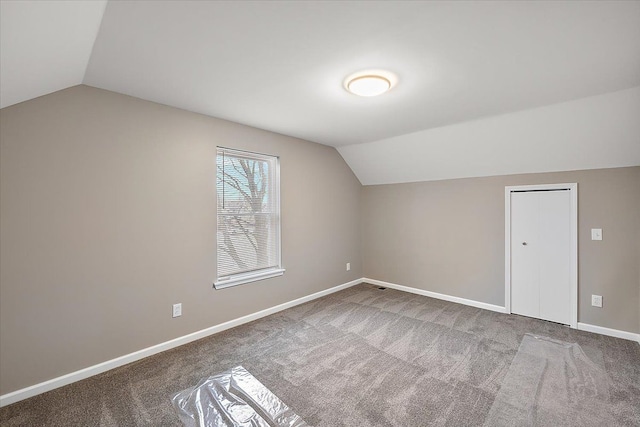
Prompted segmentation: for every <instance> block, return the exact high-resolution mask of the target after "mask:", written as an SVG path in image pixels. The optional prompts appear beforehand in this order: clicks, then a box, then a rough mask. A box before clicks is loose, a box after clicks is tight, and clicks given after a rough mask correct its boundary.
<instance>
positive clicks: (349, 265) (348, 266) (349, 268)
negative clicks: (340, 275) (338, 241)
mask: <svg viewBox="0 0 640 427" xmlns="http://www.w3.org/2000/svg"><path fill="white" fill-rule="evenodd" d="M347 271H351V263H350V262H348V263H347Z"/></svg>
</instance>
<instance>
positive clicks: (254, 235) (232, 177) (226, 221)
mask: <svg viewBox="0 0 640 427" xmlns="http://www.w3.org/2000/svg"><path fill="white" fill-rule="evenodd" d="M277 168H278V158H277V157H275V156H268V155H264V154H255V153H249V152H244V151H238V150H231V149H227V148H218V152H217V156H216V170H217V173H216V191H217V205H218V209H217V210H218V230H217V243H218V245H217V259H218V261H217V264H218V281H224V280H225V279H232V278H233V277H234V276H237V275H243V274H251V273H256V274H259V273H261V272H265V271H269V270H272V269H279V268H280V202H279V182H278V175H279V174H278V170H277Z"/></svg>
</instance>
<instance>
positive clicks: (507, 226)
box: [504, 182, 578, 329]
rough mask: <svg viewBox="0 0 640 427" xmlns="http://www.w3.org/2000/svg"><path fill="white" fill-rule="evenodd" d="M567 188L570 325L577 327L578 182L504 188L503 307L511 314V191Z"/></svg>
mask: <svg viewBox="0 0 640 427" xmlns="http://www.w3.org/2000/svg"><path fill="white" fill-rule="evenodd" d="M563 189H568V190H569V191H570V193H571V261H570V262H571V268H570V272H571V317H570V319H571V324H570V325H569V326H571V327H572V328H573V329H577V328H578V183H576V182H572V183H564V184H535V185H512V186H507V187H505V188H504V219H505V220H504V235H505V237H504V256H505V262H504V307H505V311H506V313H508V314H511V193H512V192H514V191H545V190H546V191H549V190H563Z"/></svg>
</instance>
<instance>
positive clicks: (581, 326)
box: [578, 322, 640, 344]
mask: <svg viewBox="0 0 640 427" xmlns="http://www.w3.org/2000/svg"><path fill="white" fill-rule="evenodd" d="M578 330H580V331H587V332H594V333H596V334H602V335H608V336H610V337H616V338H622V339H625V340H631V341H636V342H638V343H639V344H640V334H636V333H633V332H627V331H620V330H618V329H611V328H605V327H604V326H596V325H590V324H588V323H581V322H578Z"/></svg>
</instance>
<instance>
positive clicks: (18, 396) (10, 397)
mask: <svg viewBox="0 0 640 427" xmlns="http://www.w3.org/2000/svg"><path fill="white" fill-rule="evenodd" d="M362 281H363V279H356V280H352V281H351V282H348V283H344V284H342V285H338V286H334V287H333V288H329V289H325V290H324V291H320V292H316V293H314V294H311V295H307V296H305V297H302V298H298V299H295V300H293V301H289V302H285V303H283V304H280V305H276V306H275V307H271V308H267V309H265V310H261V311H258V312H256V313H252V314H248V315H246V316H242V317H239V318H237V319H233V320H230V321H228V322H224V323H220V324H219V325H215V326H212V327H210V328H206V329H202V330H200V331H197V332H193V333H191V334H188V335H184V336H182V337H178V338H175V339H172V340H170V341H165V342H163V343H160V344H157V345H154V346H151V347H147V348H144V349H142V350H138V351H135V352H133V353H129V354H126V355H124V356H120V357H117V358H115V359H111V360H107V361H106V362H102V363H98V364H97V365H93V366H89V367H87V368H84V369H80V370H79V371H75V372H71V373H69V374H66V375H62V376H60V377H57V378H53V379H51V380H48V381H44V382H41V383H39V384H35V385H32V386H30V387H26V388H23V389H20V390H16V391H13V392H11V393H7V394H4V395H2V396H0V408H1V407H3V406H7V405H10V404H12V403H15V402H19V401H21V400H24V399H28V398H29V397H33V396H36V395H38V394H42V393H45V392H47V391H50V390H53V389H56V388H59V387H62V386H65V385H67V384H71V383H74V382H76V381H80V380H83V379H85V378H89V377H92V376H94V375H97V374H101V373H103V372H106V371H108V370H110V369H114V368H117V367H119V366H123V365H126V364H127V363H131V362H135V361H137V360H140V359H143V358H145V357H149V356H152V355H154V354H157V353H160V352H163V351H166V350H170V349H172V348H175V347H179V346H181V345H184V344H187V343H190V342H192V341H195V340H199V339H201V338H205V337H208V336H209V335H213V334H216V333H218V332H222V331H224V330H226V329H230V328H233V327H236V326H239V325H242V324H244V323H249V322H252V321H254V320H257V319H260V318H261V317H265V316H269V315H270V314H274V313H277V312H279V311H282V310H286V309H287V308H291V307H294V306H296V305H300V304H303V303H305V302H308V301H311V300H314V299H317V298H320V297H323V296H325V295H329V294H332V293H334V292H338V291H341V290H343V289H346V288H349V287H351V286H354V285H357V284H359V283H362Z"/></svg>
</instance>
